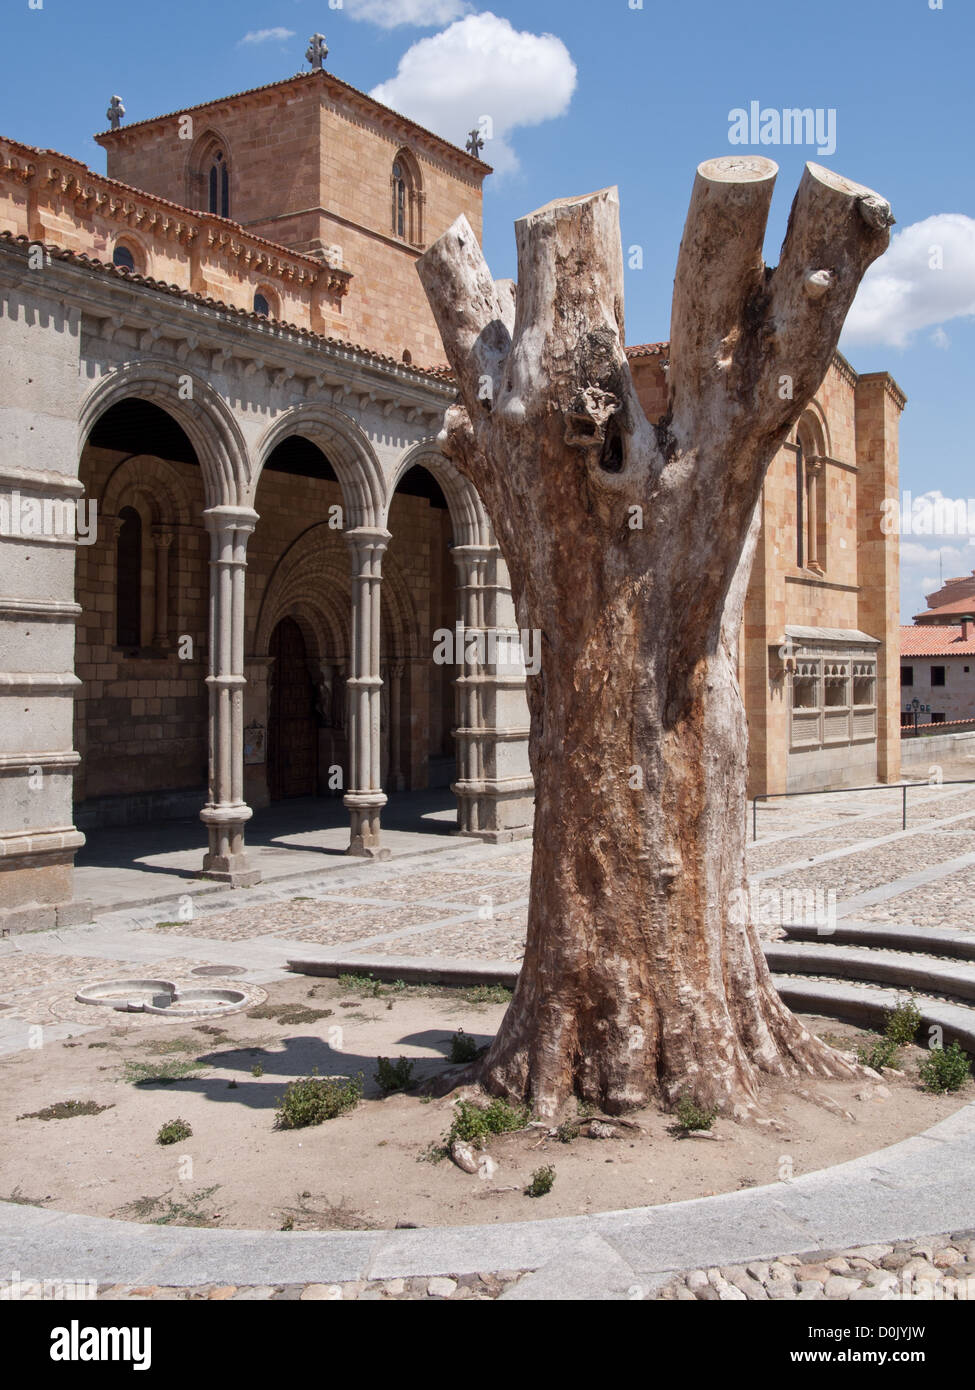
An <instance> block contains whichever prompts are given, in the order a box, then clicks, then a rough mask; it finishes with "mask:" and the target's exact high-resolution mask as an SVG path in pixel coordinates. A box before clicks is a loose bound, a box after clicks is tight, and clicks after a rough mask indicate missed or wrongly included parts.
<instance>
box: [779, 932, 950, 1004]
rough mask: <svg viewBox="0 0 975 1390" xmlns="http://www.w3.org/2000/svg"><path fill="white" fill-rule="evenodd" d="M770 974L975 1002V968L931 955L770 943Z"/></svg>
mask: <svg viewBox="0 0 975 1390" xmlns="http://www.w3.org/2000/svg"><path fill="white" fill-rule="evenodd" d="M765 959H766V960H767V961H768V965H769V969H770V970H781V971H783V972H789V973H795V974H799V975H838V976H839V977H840V978H841V979H844V980H862V981H865V982H866V981H870V982H871V983H874V984H885V985H897V986H899V987H900V988H901V989H907V990H919V991H922V992H923V993H925V994H948V995H952V996H954V998H956V999H964V1000H969V1001H973V1002H975V965H962V964H951V965H949V964H948V963H947V962H945V961H939V960H935V959H932V957H931V956H930V955H927V956H921V955H912V954H911V953H910V952H907V951H884V950H881V949H878V948H876V947H874V948H872V949H867V948H866V947H864V946H832V945H826V944H823V945H819V944H816V945H813V944H812V943H811V942H810V943H808V944H797V945H790V944H786V943H784V942H780V941H775V942H770V943H769V944H768V945H767V946H766V947H765Z"/></svg>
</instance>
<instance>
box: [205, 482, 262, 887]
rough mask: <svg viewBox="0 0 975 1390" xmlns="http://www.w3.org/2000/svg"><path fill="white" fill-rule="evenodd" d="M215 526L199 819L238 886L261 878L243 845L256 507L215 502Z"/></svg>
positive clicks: (211, 513) (208, 515) (215, 860)
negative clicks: (248, 578) (206, 747)
mask: <svg viewBox="0 0 975 1390" xmlns="http://www.w3.org/2000/svg"><path fill="white" fill-rule="evenodd" d="M203 516H204V520H205V522H206V525H207V529H208V530H209V532H210V645H209V653H208V657H209V674H208V676H207V688H208V690H209V695H210V716H209V740H210V759H209V780H210V793H209V800H208V801H207V804H206V806H205V807H204V808H203V810H202V811H201V812H200V819H201V820H202V821H203V823H204V825H206V827H207V829H208V831H209V835H210V847H209V850H208V852H207V854H206V856H205V858H204V860H203V872H204V874H205V876H206V877H207V878H215V879H219V880H221V881H223V882H228V883H230V884H231V885H232V886H233V887H235V888H236V887H244V886H246V885H249V884H252V883H257V882H259V881H260V877H261V875H260V872H259V871H258V870H257V869H252V868H251V867H250V865H249V863H248V860H247V854H246V851H245V848H244V826H245V825H246V823H247V821H248V820H250V818H251V815H252V812H251V808H250V807H249V806H248V805H247V803H246V802H245V801H244V686H245V684H246V680H245V677H244V577H245V574H246V568H247V541H248V538H249V537H250V534H251V532H252V531H253V530H254V527H255V525H256V524H257V520H258V518H257V513H256V512H254V511H251V510H250V509H249V508H247V507H230V506H227V507H211V508H209V509H208V510H207V511H206V512H204V514H203Z"/></svg>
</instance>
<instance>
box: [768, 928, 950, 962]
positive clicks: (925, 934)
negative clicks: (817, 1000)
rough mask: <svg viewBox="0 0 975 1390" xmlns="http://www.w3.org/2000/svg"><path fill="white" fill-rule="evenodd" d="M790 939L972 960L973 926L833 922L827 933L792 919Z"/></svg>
mask: <svg viewBox="0 0 975 1390" xmlns="http://www.w3.org/2000/svg"><path fill="white" fill-rule="evenodd" d="M785 931H786V935H787V936H788V937H789V940H790V941H816V942H820V943H822V942H828V943H829V944H830V945H833V946H884V947H887V948H888V949H889V950H891V951H918V952H920V953H921V954H922V955H932V956H954V957H956V958H957V959H958V960H971V961H975V930H973V931H970V932H969V931H965V930H963V929H962V928H960V927H913V926H904V925H901V924H900V923H898V922H844V921H840V922H837V923H836V925H835V927H833V928H832V930H831V931H830V932H829V934H828V936H827V935H826V934H825V933H824V932H823V929H822V928H821V927H817V926H806V925H805V924H800V923H792V924H790V925H787V926H786V928H785Z"/></svg>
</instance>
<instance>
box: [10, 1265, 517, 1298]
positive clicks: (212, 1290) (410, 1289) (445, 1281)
mask: <svg viewBox="0 0 975 1390" xmlns="http://www.w3.org/2000/svg"><path fill="white" fill-rule="evenodd" d="M527 1272H528V1271H527V1270H501V1271H500V1272H498V1273H489V1274H451V1275H441V1276H438V1277H435V1278H428V1277H427V1276H426V1275H423V1276H422V1277H420V1278H410V1279H376V1280H372V1281H370V1282H365V1281H361V1280H360V1281H359V1282H357V1283H347V1284H277V1285H275V1284H246V1285H237V1284H199V1285H196V1286H195V1287H192V1288H174V1287H172V1286H168V1285H160V1284H141V1285H135V1284H99V1285H98V1287H97V1291H96V1290H95V1289H94V1288H92V1289H89V1290H87V1292H88V1294H89V1296H94V1297H95V1298H96V1299H97V1300H98V1301H99V1302H101V1301H107V1302H116V1301H130V1300H135V1301H137V1302H138V1301H140V1300H145V1299H153V1300H157V1299H161V1300H172V1301H181V1302H187V1303H198V1302H201V1301H207V1300H209V1301H213V1302H225V1301H228V1300H232V1301H234V1302H237V1301H247V1302H252V1301H268V1302H273V1303H276V1302H280V1301H284V1302H291V1301H297V1300H299V1299H300V1300H301V1301H302V1302H343V1301H349V1300H355V1301H357V1302H364V1303H365V1302H380V1301H388V1300H390V1299H392V1300H394V1301H407V1300H408V1301H418V1300H419V1301H430V1302H436V1301H438V1300H439V1301H440V1302H444V1301H445V1300H450V1301H451V1302H453V1303H460V1302H462V1301H464V1300H468V1301H470V1300H473V1301H474V1302H485V1301H487V1300H492V1299H495V1298H497V1297H498V1296H499V1295H500V1294H502V1293H504V1291H505V1289H506V1288H508V1287H510V1286H511V1285H512V1284H514V1283H516V1282H517V1281H518V1280H519V1279H521V1278H522V1276H523V1275H524V1274H526V1273H527ZM57 1296H58V1295H57V1291H56V1289H55V1288H54V1287H53V1286H52V1287H51V1288H49V1289H47V1290H46V1289H45V1287H44V1285H43V1284H42V1283H40V1282H39V1281H37V1280H23V1281H21V1282H20V1283H19V1284H18V1285H16V1286H13V1287H11V1286H10V1285H8V1286H7V1287H0V1302H3V1301H10V1300H25V1301H27V1300H31V1301H39V1300H41V1299H44V1298H52V1297H57ZM62 1296H63V1295H62Z"/></svg>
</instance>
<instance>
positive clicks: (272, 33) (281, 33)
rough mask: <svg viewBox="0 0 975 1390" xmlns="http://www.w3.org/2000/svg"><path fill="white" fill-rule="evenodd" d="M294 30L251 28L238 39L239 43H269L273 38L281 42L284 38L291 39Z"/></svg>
mask: <svg viewBox="0 0 975 1390" xmlns="http://www.w3.org/2000/svg"><path fill="white" fill-rule="evenodd" d="M294 36H295V31H294V30H293V29H282V28H280V27H279V28H277V29H252V30H251V31H250V33H249V34H245V35H244V37H243V38H242V39H241V40H240V42H241V43H271V42H273V41H274V40H278V41H281V42H283V41H284V40H285V39H293V38H294Z"/></svg>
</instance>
